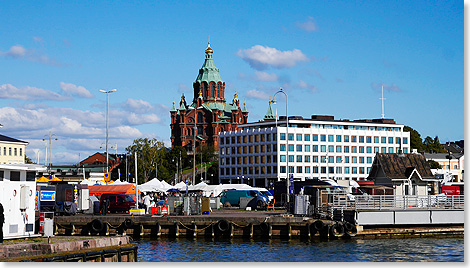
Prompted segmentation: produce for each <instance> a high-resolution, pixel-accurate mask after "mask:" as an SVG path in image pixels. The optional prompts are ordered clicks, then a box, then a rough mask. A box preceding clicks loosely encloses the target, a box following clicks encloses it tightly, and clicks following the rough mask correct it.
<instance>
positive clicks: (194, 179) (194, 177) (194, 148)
mask: <svg viewBox="0 0 470 268" xmlns="http://www.w3.org/2000/svg"><path fill="white" fill-rule="evenodd" d="M198 108H200V107H197V108H194V107H189V109H190V110H194V117H193V119H194V133H193V134H194V135H193V180H192V182H191V183H192V184H193V185H194V183H195V182H196V132H197V126H196V120H197V119H196V117H197V109H198Z"/></svg>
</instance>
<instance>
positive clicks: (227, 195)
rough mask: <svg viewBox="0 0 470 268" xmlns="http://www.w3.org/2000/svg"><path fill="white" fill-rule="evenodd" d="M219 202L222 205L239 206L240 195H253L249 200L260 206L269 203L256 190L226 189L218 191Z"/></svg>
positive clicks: (266, 198) (267, 199)
mask: <svg viewBox="0 0 470 268" xmlns="http://www.w3.org/2000/svg"><path fill="white" fill-rule="evenodd" d="M219 197H220V202H221V203H222V204H223V205H230V206H240V197H254V199H253V200H252V201H251V202H250V203H252V202H253V204H255V206H256V207H258V208H261V207H264V206H266V205H267V204H268V203H269V198H268V197H266V196H265V195H263V194H262V193H261V192H260V191H257V190H226V191H223V192H222V193H220V195H219Z"/></svg>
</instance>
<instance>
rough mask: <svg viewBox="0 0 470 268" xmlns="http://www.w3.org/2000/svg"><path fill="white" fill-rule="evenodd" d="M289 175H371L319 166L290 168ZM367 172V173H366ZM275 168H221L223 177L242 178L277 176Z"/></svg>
mask: <svg viewBox="0 0 470 268" xmlns="http://www.w3.org/2000/svg"><path fill="white" fill-rule="evenodd" d="M280 169H281V170H280V173H286V170H287V168H286V166H281V167H280ZM289 170H290V171H289V173H295V171H296V173H297V174H299V173H301V174H330V175H331V174H337V175H338V174H364V175H365V174H369V173H370V170H371V168H370V167H367V168H366V167H344V168H343V167H317V166H306V167H304V166H295V167H293V166H289ZM366 171H367V173H366ZM276 172H277V170H276V167H275V166H266V167H237V168H235V167H232V168H228V167H227V168H221V169H220V175H221V176H242V175H269V174H276Z"/></svg>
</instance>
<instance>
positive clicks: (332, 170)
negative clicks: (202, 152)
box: [219, 107, 410, 187]
mask: <svg viewBox="0 0 470 268" xmlns="http://www.w3.org/2000/svg"><path fill="white" fill-rule="evenodd" d="M270 111H272V110H271V107H269V109H268V114H267V115H266V116H265V120H264V121H260V122H256V123H248V124H244V125H240V127H239V129H240V130H238V131H230V132H220V133H219V183H248V184H249V185H253V186H257V187H270V185H271V184H272V183H273V182H274V181H279V180H285V179H286V178H287V167H288V168H289V174H292V175H293V178H294V179H295V180H302V181H303V180H308V179H312V178H319V179H327V178H330V179H335V180H364V179H365V178H367V176H368V174H369V172H370V169H371V166H372V162H373V159H374V156H375V154H376V153H398V152H400V150H401V152H403V153H409V152H410V143H409V142H410V134H409V132H404V131H403V127H404V125H398V124H396V123H395V121H394V120H393V119H370V120H354V121H350V120H335V119H334V117H333V116H318V115H313V116H312V118H311V119H304V118H302V117H298V116H293V117H289V128H288V129H289V133H288V134H287V128H286V117H285V116H284V117H280V120H279V121H277V120H275V117H274V115H272V112H270ZM270 113H271V114H270Z"/></svg>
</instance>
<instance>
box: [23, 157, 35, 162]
mask: <svg viewBox="0 0 470 268" xmlns="http://www.w3.org/2000/svg"><path fill="white" fill-rule="evenodd" d="M24 162H25V163H26V164H34V163H33V160H31V158H29V157H28V156H26V155H25V156H24Z"/></svg>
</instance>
